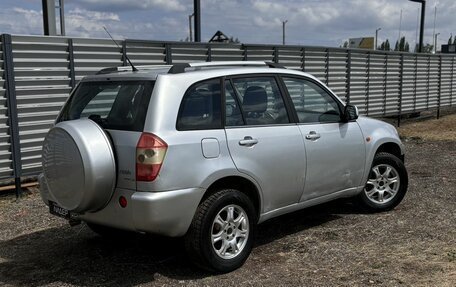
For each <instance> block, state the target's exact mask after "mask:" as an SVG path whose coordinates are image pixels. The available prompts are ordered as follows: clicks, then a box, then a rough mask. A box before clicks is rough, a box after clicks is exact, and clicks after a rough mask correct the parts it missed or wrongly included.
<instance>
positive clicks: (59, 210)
mask: <svg viewBox="0 0 456 287" xmlns="http://www.w3.org/2000/svg"><path fill="white" fill-rule="evenodd" d="M49 212H50V213H51V214H52V215H56V216H58V217H62V218H65V219H68V220H69V219H70V218H71V213H70V211H69V210H66V209H65V208H63V207H61V206H59V205H58V204H57V203H55V202H53V201H49Z"/></svg>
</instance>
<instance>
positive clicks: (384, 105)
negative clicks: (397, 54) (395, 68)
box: [383, 54, 388, 116]
mask: <svg viewBox="0 0 456 287" xmlns="http://www.w3.org/2000/svg"><path fill="white" fill-rule="evenodd" d="M384 64H385V70H384V78H383V93H384V96H385V99H384V100H383V115H384V116H385V115H386V103H387V102H388V101H387V94H388V91H387V90H388V54H386V55H385V62H384Z"/></svg>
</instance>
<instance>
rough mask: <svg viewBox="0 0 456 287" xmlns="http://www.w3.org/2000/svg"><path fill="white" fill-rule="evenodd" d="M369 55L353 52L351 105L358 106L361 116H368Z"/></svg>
mask: <svg viewBox="0 0 456 287" xmlns="http://www.w3.org/2000/svg"><path fill="white" fill-rule="evenodd" d="M368 66H369V65H368V53H367V52H360V51H356V52H352V56H351V74H350V103H351V104H352V105H356V106H357V107H358V109H359V112H360V113H361V114H368V109H367V108H368V93H369V91H368V88H367V87H368V85H367V84H368V81H369V77H368V70H369V67H368Z"/></svg>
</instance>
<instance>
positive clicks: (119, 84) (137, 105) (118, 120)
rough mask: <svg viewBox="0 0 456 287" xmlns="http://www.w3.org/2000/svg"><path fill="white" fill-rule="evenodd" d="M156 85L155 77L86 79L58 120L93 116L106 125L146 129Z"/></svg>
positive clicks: (93, 118)
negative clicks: (141, 79)
mask: <svg viewBox="0 0 456 287" xmlns="http://www.w3.org/2000/svg"><path fill="white" fill-rule="evenodd" d="M153 85H154V82H152V81H103V82H83V83H81V84H80V85H79V86H78V88H77V90H76V91H75V92H74V93H73V94H72V96H71V98H70V99H69V100H68V102H67V103H66V105H65V107H64V109H63V111H62V113H61V115H60V117H59V119H58V120H57V121H58V122H61V121H69V120H76V119H81V118H89V119H91V120H93V121H95V122H96V123H98V124H99V125H100V126H101V127H103V128H106V129H116V130H128V131H142V130H143V129H144V120H145V117H146V113H147V108H148V105H149V100H150V96H151V94H152V90H153Z"/></svg>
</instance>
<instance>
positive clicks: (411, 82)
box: [401, 54, 425, 113]
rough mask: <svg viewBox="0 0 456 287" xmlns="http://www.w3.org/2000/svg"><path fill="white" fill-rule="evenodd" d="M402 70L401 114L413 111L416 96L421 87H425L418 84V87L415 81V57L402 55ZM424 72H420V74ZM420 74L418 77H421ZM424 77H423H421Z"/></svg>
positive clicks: (422, 84)
mask: <svg viewBox="0 0 456 287" xmlns="http://www.w3.org/2000/svg"><path fill="white" fill-rule="evenodd" d="M403 58H404V61H403V69H402V95H401V96H402V99H401V112H402V113H404V112H413V111H414V110H415V100H416V95H417V93H418V92H419V89H420V88H421V87H425V86H424V83H422V82H420V85H418V82H417V81H416V79H417V62H418V60H417V56H416V55H413V54H411V55H404V56H403ZM423 72H425V70H422V71H421V73H423ZM421 73H420V75H421ZM423 77H425V76H423Z"/></svg>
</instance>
